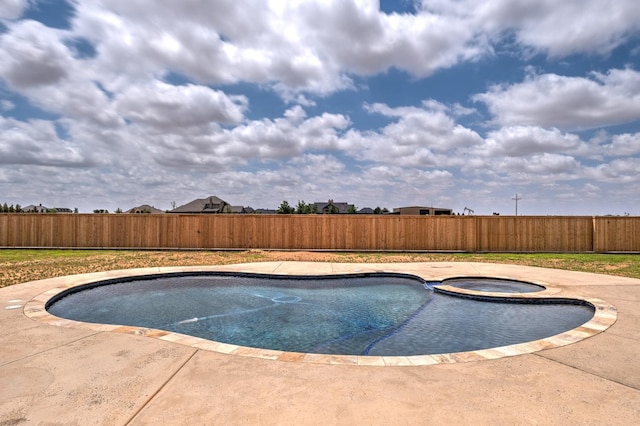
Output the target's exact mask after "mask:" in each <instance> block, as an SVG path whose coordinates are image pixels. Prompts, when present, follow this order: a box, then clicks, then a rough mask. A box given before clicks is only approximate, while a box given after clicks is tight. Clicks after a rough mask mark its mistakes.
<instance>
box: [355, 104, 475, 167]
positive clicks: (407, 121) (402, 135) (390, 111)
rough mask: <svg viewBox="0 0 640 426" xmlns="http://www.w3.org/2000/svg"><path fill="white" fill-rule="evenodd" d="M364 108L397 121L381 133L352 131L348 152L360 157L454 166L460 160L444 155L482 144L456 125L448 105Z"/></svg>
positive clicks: (424, 165)
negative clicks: (449, 112)
mask: <svg viewBox="0 0 640 426" xmlns="http://www.w3.org/2000/svg"><path fill="white" fill-rule="evenodd" d="M364 108H365V110H367V111H369V112H370V113H378V114H382V115H384V116H387V117H393V118H396V121H394V122H392V123H390V124H388V125H386V126H385V127H383V128H382V129H380V130H377V131H367V132H361V131H359V130H351V131H349V133H348V134H347V135H345V138H344V139H345V143H344V149H345V150H346V151H348V152H350V153H351V154H352V155H354V156H355V157H356V158H360V159H363V160H369V161H375V162H381V163H395V164H400V165H404V166H413V167H432V166H436V165H453V164H456V163H458V162H459V161H460V158H459V157H456V156H454V155H444V153H446V152H449V153H451V152H452V151H455V150H457V149H461V150H464V149H467V148H470V147H473V146H475V145H478V144H481V143H482V138H481V137H480V136H479V135H478V134H477V133H476V132H475V131H473V130H471V129H468V128H466V127H464V126H461V125H459V124H456V123H455V121H454V120H453V119H452V118H451V116H449V115H448V111H449V108H448V107H447V106H446V105H444V104H442V103H439V102H436V101H433V100H428V101H424V102H423V103H422V106H421V107H396V108H392V107H389V106H388V105H386V104H381V103H376V104H371V105H369V104H365V105H364Z"/></svg>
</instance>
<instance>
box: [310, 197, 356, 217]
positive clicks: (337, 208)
mask: <svg viewBox="0 0 640 426" xmlns="http://www.w3.org/2000/svg"><path fill="white" fill-rule="evenodd" d="M313 205H314V206H315V209H316V212H318V213H319V214H328V213H337V214H346V213H349V210H353V209H354V208H355V206H354V205H353V204H349V203H335V202H334V201H333V200H329V201H327V202H326V203H313Z"/></svg>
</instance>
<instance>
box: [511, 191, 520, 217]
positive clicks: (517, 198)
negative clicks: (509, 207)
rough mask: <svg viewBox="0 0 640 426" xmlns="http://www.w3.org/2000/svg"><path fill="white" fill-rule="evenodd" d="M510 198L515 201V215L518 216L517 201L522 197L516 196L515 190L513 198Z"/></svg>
mask: <svg viewBox="0 0 640 426" xmlns="http://www.w3.org/2000/svg"><path fill="white" fill-rule="evenodd" d="M512 200H515V201H516V216H518V201H519V200H522V198H521V197H518V193H517V192H516V196H515V197H514V198H512Z"/></svg>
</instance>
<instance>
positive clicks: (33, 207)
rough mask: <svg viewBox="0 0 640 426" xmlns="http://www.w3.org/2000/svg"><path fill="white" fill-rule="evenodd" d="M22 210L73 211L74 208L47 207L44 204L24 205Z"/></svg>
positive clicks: (28, 211) (45, 211) (36, 211)
mask: <svg viewBox="0 0 640 426" xmlns="http://www.w3.org/2000/svg"><path fill="white" fill-rule="evenodd" d="M22 211H23V212H25V213H73V210H71V209H69V208H67V207H45V206H43V205H42V204H38V205H37V206H36V205H33V204H31V205H28V206H26V207H22Z"/></svg>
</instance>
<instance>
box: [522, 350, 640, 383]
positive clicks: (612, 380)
mask: <svg viewBox="0 0 640 426" xmlns="http://www.w3.org/2000/svg"><path fill="white" fill-rule="evenodd" d="M531 355H535V356H539V357H540V358H543V359H546V360H547V361H551V362H553V363H555V364H558V365H562V366H564V367H567V368H570V369H572V370H575V371H578V372H579V373H581V374H586V375H589V376H592V377H597V378H598V379H601V380H605V381H607V382H611V383H615V384H617V385H620V386H624V387H625V388H628V389H633V390H636V391H640V387H636V386H630V385H629V384H627V383H624V382H621V381H619V380H614V379H612V378H610V377H606V376H603V375H600V374H596V373H593V372H591V371H587V370H585V369H583V368H579V367H576V366H574V365H571V364H567V363H566V362H562V361H558V360H557V359H553V358H549V357H548V356H545V354H544V351H542V352H535V353H532V354H531Z"/></svg>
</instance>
